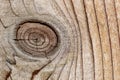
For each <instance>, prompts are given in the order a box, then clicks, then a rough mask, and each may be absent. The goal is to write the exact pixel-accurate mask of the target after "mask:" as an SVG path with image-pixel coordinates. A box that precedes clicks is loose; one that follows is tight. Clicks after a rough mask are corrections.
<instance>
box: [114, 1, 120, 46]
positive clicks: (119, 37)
mask: <svg viewBox="0 0 120 80" xmlns="http://www.w3.org/2000/svg"><path fill="white" fill-rule="evenodd" d="M113 2H114V10H115V18H116V22H117V30H118V39H119V45H120V36H119V33H120V31H119V24H118V18H117V16H118V14H117V9H116V4H115V3H116V2H115V0H113Z"/></svg>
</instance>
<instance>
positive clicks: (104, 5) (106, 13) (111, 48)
mask: <svg viewBox="0 0 120 80" xmlns="http://www.w3.org/2000/svg"><path fill="white" fill-rule="evenodd" d="M103 2H104V11H105V16H106V21H107V27H108V36H109V42H110V51H111V64H112V80H114V65H113V59H112V46H111V39H110V31H109V23H108V15H107V10H106V2H105V0H103Z"/></svg>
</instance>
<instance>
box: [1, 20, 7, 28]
mask: <svg viewBox="0 0 120 80" xmlns="http://www.w3.org/2000/svg"><path fill="white" fill-rule="evenodd" d="M0 22H1V24H2V26H3V27H4V28H7V26H5V25H4V23H3V22H2V20H1V19H0Z"/></svg>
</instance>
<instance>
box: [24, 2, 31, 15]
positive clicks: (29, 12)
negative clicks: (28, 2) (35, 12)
mask: <svg viewBox="0 0 120 80" xmlns="http://www.w3.org/2000/svg"><path fill="white" fill-rule="evenodd" d="M22 3H23V6H24V8H25V10H26V11H27V13H28V14H29V15H31V14H30V12H29V10H28V9H27V7H26V6H25V1H24V0H22Z"/></svg>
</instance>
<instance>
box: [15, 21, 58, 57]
mask: <svg viewBox="0 0 120 80" xmlns="http://www.w3.org/2000/svg"><path fill="white" fill-rule="evenodd" d="M57 39H58V38H57V35H56V32H55V31H54V30H53V29H52V28H51V27H49V26H48V25H45V24H41V23H35V22H26V23H23V24H21V25H20V26H19V28H18V29H17V32H16V39H15V41H16V44H17V45H18V47H19V48H20V49H21V50H22V51H24V52H26V53H28V54H30V55H32V56H41V55H47V54H49V53H50V52H52V51H53V50H54V49H55V47H56V46H57V43H58V42H57V41H58V40H57Z"/></svg>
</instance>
